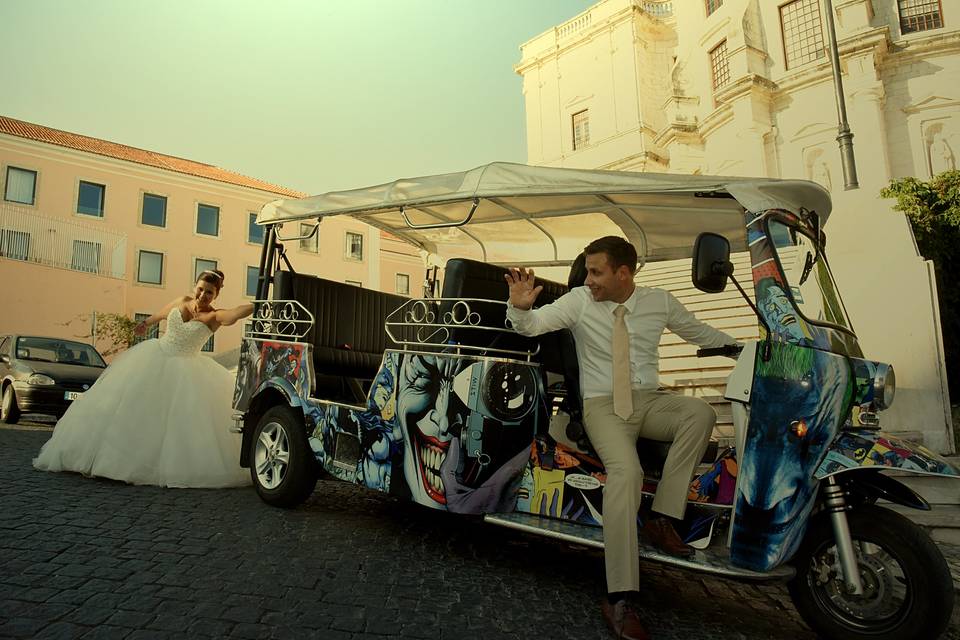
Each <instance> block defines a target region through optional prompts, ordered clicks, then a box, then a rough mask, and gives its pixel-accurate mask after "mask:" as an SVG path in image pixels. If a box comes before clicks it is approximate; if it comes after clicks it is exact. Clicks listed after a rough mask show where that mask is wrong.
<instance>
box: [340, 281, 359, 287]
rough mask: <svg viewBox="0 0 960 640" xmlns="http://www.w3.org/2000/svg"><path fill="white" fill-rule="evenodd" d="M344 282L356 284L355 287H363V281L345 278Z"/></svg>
mask: <svg viewBox="0 0 960 640" xmlns="http://www.w3.org/2000/svg"><path fill="white" fill-rule="evenodd" d="M344 282H346V283H347V284H350V285H353V286H355V287H362V286H363V283H362V282H358V281H357V280H344Z"/></svg>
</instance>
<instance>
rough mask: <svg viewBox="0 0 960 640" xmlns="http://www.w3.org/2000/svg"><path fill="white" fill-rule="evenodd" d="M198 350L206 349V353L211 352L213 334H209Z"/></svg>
mask: <svg viewBox="0 0 960 640" xmlns="http://www.w3.org/2000/svg"><path fill="white" fill-rule="evenodd" d="M200 351H206V352H207V353H213V336H212V335H211V336H210V338H209V339H207V341H206V342H204V343H203V347H202V348H201V349H200Z"/></svg>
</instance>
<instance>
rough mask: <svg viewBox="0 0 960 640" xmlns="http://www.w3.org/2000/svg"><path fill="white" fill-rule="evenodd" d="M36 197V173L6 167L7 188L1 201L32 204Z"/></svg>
mask: <svg viewBox="0 0 960 640" xmlns="http://www.w3.org/2000/svg"><path fill="white" fill-rule="evenodd" d="M36 197H37V172H36V171H30V170H28V169H18V168H17V167H7V187H6V189H5V190H4V192H3V199H4V200H7V201H8V202H19V203H20V204H33V203H34V200H35V199H36Z"/></svg>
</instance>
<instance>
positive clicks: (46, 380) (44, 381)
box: [27, 373, 57, 386]
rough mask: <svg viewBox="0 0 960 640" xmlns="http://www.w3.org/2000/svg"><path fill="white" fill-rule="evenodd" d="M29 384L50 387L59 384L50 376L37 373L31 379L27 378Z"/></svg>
mask: <svg viewBox="0 0 960 640" xmlns="http://www.w3.org/2000/svg"><path fill="white" fill-rule="evenodd" d="M27 384H33V385H42V386H50V385H52V384H57V383H56V381H55V380H54V379H53V378H51V377H50V376H45V375H43V374H42V373H35V374H33V375H32V376H30V377H29V378H27Z"/></svg>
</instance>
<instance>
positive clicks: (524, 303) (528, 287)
mask: <svg viewBox="0 0 960 640" xmlns="http://www.w3.org/2000/svg"><path fill="white" fill-rule="evenodd" d="M503 277H504V279H505V280H506V281H507V285H508V286H509V287H510V304H512V305H513V306H514V307H516V308H517V309H530V308H532V307H533V303H534V302H535V301H536V299H537V296H539V295H540V292H541V291H543V285H539V286H534V277H533V269H526V268H524V267H519V268H517V267H512V268H511V269H510V271H509V272H508V273H506V274H505V275H504V276H503Z"/></svg>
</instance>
